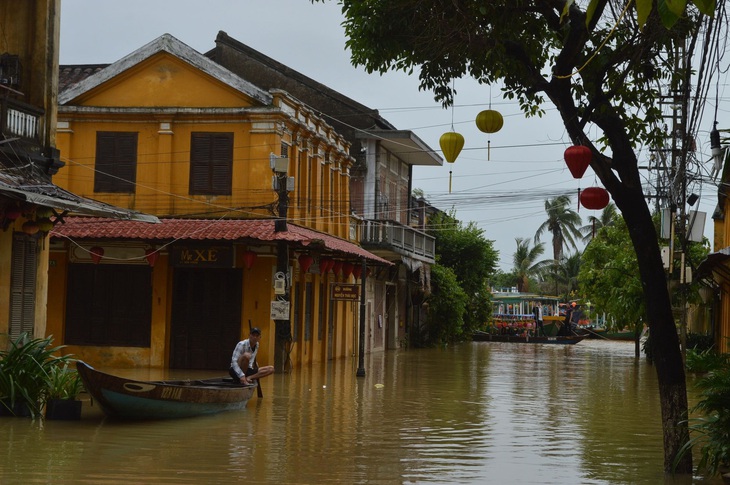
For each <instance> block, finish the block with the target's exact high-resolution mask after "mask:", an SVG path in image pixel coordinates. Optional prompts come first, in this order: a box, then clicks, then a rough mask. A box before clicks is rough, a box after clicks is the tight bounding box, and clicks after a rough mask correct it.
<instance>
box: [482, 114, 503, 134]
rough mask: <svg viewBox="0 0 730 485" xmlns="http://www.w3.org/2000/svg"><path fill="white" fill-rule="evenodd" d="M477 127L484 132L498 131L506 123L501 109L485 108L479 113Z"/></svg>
mask: <svg viewBox="0 0 730 485" xmlns="http://www.w3.org/2000/svg"><path fill="white" fill-rule="evenodd" d="M476 122H477V128H479V131H482V132H484V133H497V132H498V131H499V130H501V129H502V126H503V125H504V118H502V115H501V114H500V112H499V111H494V110H493V109H485V110H484V111H482V112H481V113H479V114H478V115H477V120H476Z"/></svg>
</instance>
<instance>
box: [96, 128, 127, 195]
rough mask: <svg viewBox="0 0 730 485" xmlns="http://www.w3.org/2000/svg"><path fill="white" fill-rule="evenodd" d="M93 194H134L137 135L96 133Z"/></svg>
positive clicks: (108, 132)
mask: <svg viewBox="0 0 730 485" xmlns="http://www.w3.org/2000/svg"><path fill="white" fill-rule="evenodd" d="M95 168H96V174H95V176H94V191H95V192H121V193H134V186H135V183H136V181H137V133H132V132H115V131H99V132H97V133H96V166H95Z"/></svg>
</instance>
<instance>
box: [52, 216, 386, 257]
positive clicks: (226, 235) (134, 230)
mask: <svg viewBox="0 0 730 485" xmlns="http://www.w3.org/2000/svg"><path fill="white" fill-rule="evenodd" d="M160 221H161V223H160V224H148V223H144V222H134V221H120V220H116V219H106V218H100V217H65V218H64V223H62V224H57V225H56V226H55V227H54V228H53V230H52V231H51V233H50V235H51V237H55V238H70V239H145V240H157V241H170V240H176V239H181V240H198V241H204V240H216V241H221V240H223V241H236V240H241V239H255V240H259V241H280V240H285V241H290V242H292V243H294V244H297V243H298V244H301V245H302V246H310V245H314V246H317V247H321V248H323V249H327V250H329V251H332V252H340V253H345V254H348V255H351V256H357V257H364V258H366V259H368V260H370V261H371V262H376V263H379V264H387V265H391V264H392V263H390V262H389V261H387V260H385V259H383V258H381V257H379V256H376V255H374V254H372V253H371V252H369V251H366V250H364V249H363V248H361V247H360V246H358V245H356V244H353V243H351V242H348V241H345V240H344V239H340V238H338V237H335V236H332V235H330V234H326V233H323V232H319V231H315V230H312V229H308V228H306V227H302V226H297V225H295V224H291V223H287V231H284V232H275V231H274V220H273V219H218V220H209V219H160Z"/></svg>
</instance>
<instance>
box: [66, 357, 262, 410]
mask: <svg viewBox="0 0 730 485" xmlns="http://www.w3.org/2000/svg"><path fill="white" fill-rule="evenodd" d="M76 368H77V369H78V371H79V375H80V376H81V379H82V380H83V382H84V386H85V387H86V390H87V391H88V392H89V394H91V396H92V397H93V398H94V400H95V401H96V402H97V403H99V406H100V407H101V409H102V411H104V413H105V414H106V415H108V416H111V417H118V418H133V419H168V418H188V417H192V416H199V415H203V414H214V413H219V412H221V411H235V410H239V409H243V408H245V407H246V403H248V400H249V399H251V396H253V392H254V390H255V389H256V386H255V385H249V386H242V385H241V384H239V383H234V382H233V380H232V379H231V378H229V377H219V378H215V379H199V380H174V381H137V380H134V379H126V378H124V377H118V376H114V375H111V374H106V373H104V372H100V371H98V370H96V369H94V368H93V367H91V366H90V365H88V364H86V363H85V362H82V361H78V362H76Z"/></svg>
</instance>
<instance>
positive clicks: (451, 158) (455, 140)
mask: <svg viewBox="0 0 730 485" xmlns="http://www.w3.org/2000/svg"><path fill="white" fill-rule="evenodd" d="M439 145H441V151H442V152H443V154H444V157H445V158H446V161H447V162H449V163H454V162H455V161H456V157H458V156H459V153H461V149H462V148H464V137H463V136H461V134H460V133H456V132H455V131H449V132H447V133H444V134H443V135H441V138H439ZM449 193H451V170H449Z"/></svg>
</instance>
